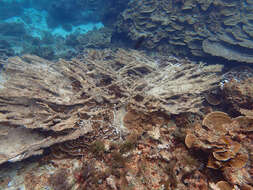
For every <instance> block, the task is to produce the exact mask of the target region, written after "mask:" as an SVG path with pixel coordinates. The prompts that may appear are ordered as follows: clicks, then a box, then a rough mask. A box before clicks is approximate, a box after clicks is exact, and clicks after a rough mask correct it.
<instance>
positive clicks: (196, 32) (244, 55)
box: [116, 0, 253, 63]
mask: <svg viewBox="0 0 253 190" xmlns="http://www.w3.org/2000/svg"><path fill="white" fill-rule="evenodd" d="M252 11H253V4H252V3H251V2H249V1H246V0H243V1H237V0H232V1H224V0H187V1H185V0H172V1H171V0H161V1H156V0H151V1H150V0H141V1H140V0H133V1H131V2H129V4H128V8H127V9H125V10H124V11H123V13H122V14H121V16H120V17H119V18H118V21H117V25H116V29H117V32H118V33H120V34H125V35H126V36H127V37H128V38H130V39H131V40H134V41H136V42H138V41H140V39H142V40H141V41H142V47H144V48H148V49H157V50H159V51H162V52H166V53H167V52H170V53H174V54H176V55H177V54H181V55H186V54H187V55H189V54H191V55H194V56H200V57H201V56H206V55H207V54H209V55H212V56H219V57H223V58H225V59H228V60H236V61H239V62H246V63H253V58H252V57H253V53H252V52H253V32H252V31H253V25H252V19H253V16H252ZM143 39H144V40H143Z"/></svg>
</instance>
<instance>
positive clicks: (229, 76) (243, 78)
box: [221, 67, 253, 117]
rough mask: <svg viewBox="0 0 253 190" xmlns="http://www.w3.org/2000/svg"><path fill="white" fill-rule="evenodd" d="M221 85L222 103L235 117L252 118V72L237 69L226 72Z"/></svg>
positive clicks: (249, 69) (245, 68) (248, 69)
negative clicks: (245, 116)
mask: <svg viewBox="0 0 253 190" xmlns="http://www.w3.org/2000/svg"><path fill="white" fill-rule="evenodd" d="M223 78H224V79H225V80H226V82H224V83H222V86H221V88H222V94H223V97H224V98H223V101H224V102H225V103H226V104H228V106H229V107H230V110H231V111H233V112H236V113H237V115H247V116H251V117H252V116H253V89H252V82H253V70H252V69H251V68H248V67H237V68H234V69H232V70H231V71H229V72H227V73H226V74H225V75H224V77H223ZM224 79H223V80H222V81H224Z"/></svg>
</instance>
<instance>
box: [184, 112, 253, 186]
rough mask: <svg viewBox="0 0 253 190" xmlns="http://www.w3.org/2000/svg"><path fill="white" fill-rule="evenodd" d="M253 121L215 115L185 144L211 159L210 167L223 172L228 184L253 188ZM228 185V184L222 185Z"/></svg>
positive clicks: (192, 132) (207, 119) (209, 116)
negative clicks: (251, 185)
mask: <svg viewBox="0 0 253 190" xmlns="http://www.w3.org/2000/svg"><path fill="white" fill-rule="evenodd" d="M252 131H253V118H250V117H246V116H240V117H237V118H230V117H229V116H228V115H227V114H226V113H224V112H218V111H216V112H211V113H209V114H207V115H206V116H205V118H204V119H203V121H202V124H197V125H196V126H195V127H194V129H193V130H189V131H188V133H187V135H186V138H185V144H186V146H187V147H188V148H197V149H202V150H203V151H205V152H207V153H208V155H209V159H208V163H207V167H208V168H212V169H220V170H221V171H222V172H223V175H224V177H225V179H226V180H227V182H228V183H230V184H231V185H239V186H241V187H243V186H246V185H250V184H252V182H253V181H252V179H251V177H250V176H251V170H252V168H253V164H252V159H251V157H252V156H251V152H252V151H253V149H252V145H251V144H252V137H251V135H250V133H252ZM220 185H224V183H220V184H219V186H220Z"/></svg>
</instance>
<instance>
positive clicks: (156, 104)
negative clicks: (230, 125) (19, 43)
mask: <svg viewBox="0 0 253 190" xmlns="http://www.w3.org/2000/svg"><path fill="white" fill-rule="evenodd" d="M221 69H222V66H220V65H211V66H204V65H197V64H193V63H191V62H190V61H187V60H179V59H176V58H167V59H164V60H155V59H153V58H151V57H149V56H147V55H145V54H144V53H142V52H138V51H134V50H123V49H118V50H110V49H106V50H101V51H97V50H88V51H86V52H84V53H83V55H80V56H79V57H78V58H76V59H73V60H71V61H65V60H59V61H58V62H56V63H53V62H49V61H47V60H44V59H42V58H39V57H36V56H32V55H25V56H23V57H14V58H10V59H9V60H8V61H7V62H6V63H5V62H4V69H3V70H2V73H1V76H2V81H1V89H0V113H1V115H0V118H1V121H0V124H2V125H4V126H10V128H11V127H18V128H19V129H24V128H25V129H27V130H30V132H35V133H36V135H35V136H34V138H31V139H34V141H33V142H32V143H27V146H24V144H22V141H21V142H20V143H21V144H20V146H19V147H18V148H17V147H16V149H15V148H14V149H15V150H12V151H11V152H8V151H6V152H5V153H1V154H3V157H5V159H4V160H2V161H1V162H4V161H7V160H8V159H10V158H15V157H17V156H18V155H20V154H23V153H24V154H27V151H28V150H29V152H30V153H29V154H28V155H32V154H33V151H34V153H35V152H36V151H38V150H40V149H41V148H42V147H48V146H51V145H52V144H55V143H59V142H63V141H67V140H72V139H77V138H79V137H80V136H83V135H84V134H86V137H88V139H92V140H91V141H93V140H95V139H99V138H100V139H101V138H102V139H110V140H116V139H119V138H121V137H122V136H124V135H125V134H126V133H127V130H126V127H125V126H124V123H123V118H124V116H125V112H126V111H125V108H126V106H129V107H130V108H131V109H133V110H136V111H142V112H144V113H152V112H154V111H158V110H160V111H162V112H166V113H175V114H176V113H180V112H197V111H198V110H199V109H200V108H201V103H202V101H203V95H202V94H203V93H204V92H205V91H208V90H210V89H211V88H213V87H214V86H215V85H216V84H217V83H218V82H219V76H218V75H217V73H219V72H220V71H221ZM43 131H47V133H43ZM36 136H40V138H35V137H36ZM12 137H13V136H12ZM8 138H11V136H8ZM28 141H29V140H28ZM16 142H17V141H15V139H13V143H14V144H15V143H16ZM14 160H15V159H14ZM18 160H19V159H18Z"/></svg>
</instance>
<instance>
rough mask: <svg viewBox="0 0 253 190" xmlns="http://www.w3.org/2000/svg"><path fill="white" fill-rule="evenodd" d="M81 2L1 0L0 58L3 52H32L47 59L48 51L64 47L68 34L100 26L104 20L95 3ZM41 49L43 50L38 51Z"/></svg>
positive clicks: (10, 53) (49, 57)
mask: <svg viewBox="0 0 253 190" xmlns="http://www.w3.org/2000/svg"><path fill="white" fill-rule="evenodd" d="M84 2H85V1H79V0H68V1H66V0H41V1H38V0H1V1H0V58H3V54H5V56H12V55H20V54H23V53H35V54H38V55H40V56H42V57H43V56H44V57H46V58H48V59H51V58H54V56H50V55H55V54H57V53H59V52H60V51H65V49H66V48H68V47H67V45H66V42H65V40H66V39H68V38H69V36H72V37H73V36H75V37H77V36H79V35H84V34H86V33H87V32H89V31H93V30H99V29H102V28H103V27H104V24H103V23H102V17H101V15H99V7H97V5H93V4H89V3H84ZM87 2H88V1H87ZM98 2H99V1H98ZM100 2H102V1H100ZM100 4H101V3H100ZM101 6H102V4H101ZM3 49H4V50H3ZM42 49H43V53H42V52H39V51H41V50H42ZM1 50H2V51H1ZM70 50H71V48H70ZM73 51H75V49H73Z"/></svg>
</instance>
